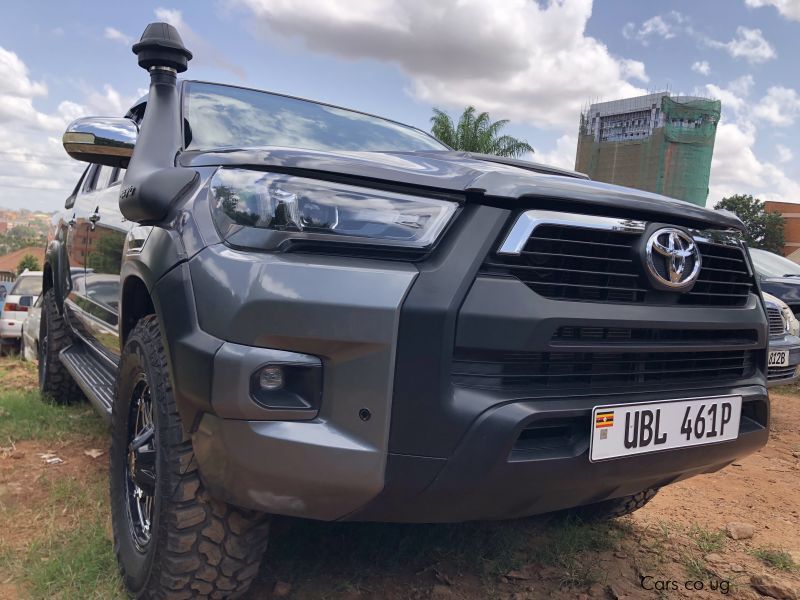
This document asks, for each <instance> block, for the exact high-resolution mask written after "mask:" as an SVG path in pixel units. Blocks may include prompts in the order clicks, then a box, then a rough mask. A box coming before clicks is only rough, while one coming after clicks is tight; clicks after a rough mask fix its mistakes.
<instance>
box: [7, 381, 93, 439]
mask: <svg viewBox="0 0 800 600" xmlns="http://www.w3.org/2000/svg"><path fill="white" fill-rule="evenodd" d="M106 431H107V430H106V425H105V423H104V422H103V420H102V419H101V418H100V417H99V416H98V415H97V414H96V413H95V412H94V411H93V410H92V408H91V407H90V406H89V405H86V404H81V405H76V406H60V405H57V404H53V403H51V402H46V401H43V400H42V399H41V397H40V396H39V394H38V392H18V391H11V392H3V393H0V445H6V444H8V443H9V441H19V440H29V439H40V440H59V439H63V438H65V437H67V436H70V435H74V434H82V435H90V436H93V437H104V436H105V435H106Z"/></svg>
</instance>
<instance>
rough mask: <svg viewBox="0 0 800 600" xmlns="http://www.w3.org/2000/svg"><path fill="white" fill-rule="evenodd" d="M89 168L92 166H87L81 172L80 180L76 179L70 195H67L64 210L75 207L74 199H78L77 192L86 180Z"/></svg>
mask: <svg viewBox="0 0 800 600" xmlns="http://www.w3.org/2000/svg"><path fill="white" fill-rule="evenodd" d="M91 168H92V165H89V166H88V167H86V168H85V169H84V170H83V175H81V178H80V179H78V183H76V184H75V188H74V189H73V190H72V193H71V194H70V195H69V198H67V201H66V202H65V203H64V208H72V207H73V206H75V198H77V197H78V192H79V191H80V190H81V187H82V186H83V182H84V181H85V180H86V174H87V173H88V172H89V170H90V169H91Z"/></svg>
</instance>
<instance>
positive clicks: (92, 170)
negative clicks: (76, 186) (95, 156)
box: [81, 165, 100, 194]
mask: <svg viewBox="0 0 800 600" xmlns="http://www.w3.org/2000/svg"><path fill="white" fill-rule="evenodd" d="M99 170H100V165H90V166H89V170H88V171H87V172H86V177H84V178H83V187H82V188H81V192H82V193H84V194H86V193H88V192H91V191H92V190H93V189H94V180H95V179H97V172H98V171H99Z"/></svg>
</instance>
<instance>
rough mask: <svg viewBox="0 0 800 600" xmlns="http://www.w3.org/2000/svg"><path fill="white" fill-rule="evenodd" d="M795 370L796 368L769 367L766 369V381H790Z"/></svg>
mask: <svg viewBox="0 0 800 600" xmlns="http://www.w3.org/2000/svg"><path fill="white" fill-rule="evenodd" d="M795 368H796V367H769V368H768V369H767V379H768V380H769V381H779V380H781V379H791V378H792V377H794V371H795Z"/></svg>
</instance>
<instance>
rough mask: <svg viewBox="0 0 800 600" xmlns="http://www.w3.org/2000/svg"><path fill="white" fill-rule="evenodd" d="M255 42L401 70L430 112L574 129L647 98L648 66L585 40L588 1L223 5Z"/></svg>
mask: <svg viewBox="0 0 800 600" xmlns="http://www.w3.org/2000/svg"><path fill="white" fill-rule="evenodd" d="M229 3H231V4H234V5H235V6H238V7H240V8H244V9H245V11H246V12H247V13H248V22H249V24H250V25H251V27H252V28H253V30H255V31H257V32H258V34H260V35H264V36H265V37H269V38H271V39H274V38H275V37H276V36H278V37H281V38H284V39H295V40H299V41H300V42H302V43H303V44H305V45H306V46H307V47H308V48H309V49H311V50H312V51H315V52H320V53H328V54H333V55H336V56H339V57H343V58H346V59H364V58H367V59H374V60H379V61H383V62H388V63H392V64H395V65H397V66H398V67H399V68H400V69H401V70H402V71H403V72H404V73H405V74H407V75H408V76H409V78H410V80H411V84H410V89H409V92H410V93H411V94H412V95H413V96H415V97H416V98H417V99H419V100H422V101H424V102H426V103H430V104H434V105H442V106H445V107H452V108H456V109H457V108H463V107H464V106H465V105H468V104H472V105H474V106H476V107H477V108H479V109H480V110H486V111H489V112H490V113H491V114H492V116H493V117H495V118H510V119H514V120H518V121H519V120H522V121H527V122H529V123H533V124H535V125H538V126H540V127H547V128H554V127H570V128H574V127H575V126H576V122H577V116H578V114H579V112H580V109H581V106H582V105H583V104H584V103H585V102H586V101H587V100H588V99H591V98H601V97H605V98H614V97H624V96H627V95H637V94H642V93H645V91H644V90H642V89H640V88H638V87H636V86H635V85H633V84H632V83H630V82H629V81H628V80H629V79H631V78H632V79H638V80H640V81H646V77H647V74H646V72H645V68H644V65H643V64H641V63H637V62H636V61H630V60H626V59H622V60H620V59H618V58H616V57H614V56H612V54H611V53H610V51H609V50H608V48H607V47H606V46H605V45H604V44H602V43H601V42H599V41H598V40H596V39H595V38H593V37H590V36H587V35H586V23H587V21H588V19H589V17H590V16H591V12H592V2H591V0H557V1H552V2H548V3H546V4H545V3H539V2H532V1H531V0H507V1H506V2H502V3H499V2H486V1H485V0H438V1H437V2H430V1H429V0H406V1H400V0H374V1H368V0H327V1H326V2H319V1H318V0H293V1H290V0H229Z"/></svg>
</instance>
